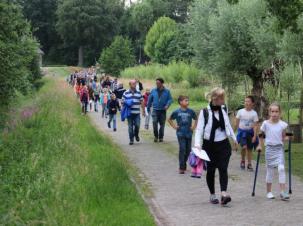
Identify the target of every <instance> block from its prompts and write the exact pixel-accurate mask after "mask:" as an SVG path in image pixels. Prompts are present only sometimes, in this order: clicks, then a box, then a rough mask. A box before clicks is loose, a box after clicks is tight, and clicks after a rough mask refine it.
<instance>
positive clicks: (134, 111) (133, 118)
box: [122, 80, 145, 145]
mask: <svg viewBox="0 0 303 226" xmlns="http://www.w3.org/2000/svg"><path fill="white" fill-rule="evenodd" d="M129 87H130V88H129V90H126V91H125V92H124V94H123V96H122V104H124V102H125V101H126V100H132V105H131V107H130V111H131V114H130V116H129V117H128V118H127V121H128V133H129V144H130V145H133V144H134V138H136V141H137V142H139V141H140V138H139V129H140V107H141V109H142V115H143V116H145V111H144V103H143V96H142V94H141V93H140V91H137V90H136V81H135V80H131V81H130V82H129Z"/></svg>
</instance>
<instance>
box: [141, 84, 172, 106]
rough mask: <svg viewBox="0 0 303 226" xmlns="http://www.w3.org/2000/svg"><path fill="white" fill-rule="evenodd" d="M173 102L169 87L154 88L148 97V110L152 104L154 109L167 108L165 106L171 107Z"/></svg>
mask: <svg viewBox="0 0 303 226" xmlns="http://www.w3.org/2000/svg"><path fill="white" fill-rule="evenodd" d="M172 102H173V99H172V97H171V94H170V91H169V90H168V89H166V88H163V89H162V90H159V89H153V90H152V91H151V93H150V95H149V97H148V102H147V110H148V111H150V108H151V106H153V109H154V110H165V107H169V106H170V105H171V103H172Z"/></svg>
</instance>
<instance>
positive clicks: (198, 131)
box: [194, 110, 205, 148]
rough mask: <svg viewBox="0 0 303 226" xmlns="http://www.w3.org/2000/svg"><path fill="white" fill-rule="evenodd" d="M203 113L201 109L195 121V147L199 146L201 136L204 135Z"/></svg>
mask: <svg viewBox="0 0 303 226" xmlns="http://www.w3.org/2000/svg"><path fill="white" fill-rule="evenodd" d="M204 124H205V122H204V114H203V110H201V111H200V114H199V118H198V123H197V129H196V134H195V142H194V146H195V147H196V148H201V145H202V144H201V138H202V136H204Z"/></svg>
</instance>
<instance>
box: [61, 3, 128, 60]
mask: <svg viewBox="0 0 303 226" xmlns="http://www.w3.org/2000/svg"><path fill="white" fill-rule="evenodd" d="M122 13H123V5H122V3H121V1H119V0H113V1H108V0H87V1H82V0H64V1H61V2H60V3H59V5H58V9H57V16H58V22H57V31H58V33H59V34H60V36H61V37H62V39H63V40H64V42H65V45H67V46H72V47H73V48H76V49H78V48H79V47H83V49H84V54H85V50H88V51H87V52H88V53H89V55H87V56H86V58H89V59H90V60H89V61H87V62H89V63H91V62H92V61H93V60H94V59H95V57H96V56H97V55H98V54H100V52H101V49H102V48H103V47H104V46H106V45H107V44H109V42H110V41H111V39H112V38H113V36H114V35H116V34H117V33H118V32H119V29H120V27H119V23H118V22H119V19H120V17H121V15H122ZM82 57H83V56H81V54H80V53H79V63H81V58H82Z"/></svg>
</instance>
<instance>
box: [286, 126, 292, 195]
mask: <svg viewBox="0 0 303 226" xmlns="http://www.w3.org/2000/svg"><path fill="white" fill-rule="evenodd" d="M293 135H294V134H293V133H292V132H287V133H286V136H288V150H287V151H288V183H289V186H288V187H289V191H288V193H289V194H292V189H291V139H292V137H293Z"/></svg>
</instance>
